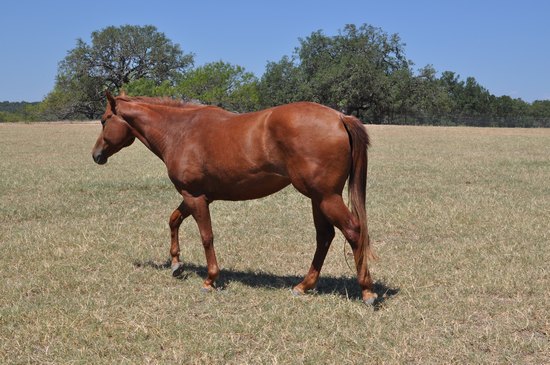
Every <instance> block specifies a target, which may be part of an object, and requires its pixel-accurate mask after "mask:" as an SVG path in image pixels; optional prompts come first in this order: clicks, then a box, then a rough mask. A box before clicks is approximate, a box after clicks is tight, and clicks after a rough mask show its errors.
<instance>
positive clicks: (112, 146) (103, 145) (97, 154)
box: [92, 91, 135, 165]
mask: <svg viewBox="0 0 550 365" xmlns="http://www.w3.org/2000/svg"><path fill="white" fill-rule="evenodd" d="M105 94H106V95H107V107H106V109H105V113H104V114H103V116H102V117H101V125H102V127H103V128H102V130H101V133H100V134H99V137H98V138H97V141H96V143H95V146H94V149H93V150H92V157H93V159H94V161H95V162H96V163H98V164H100V165H103V164H104V163H106V162H107V159H108V158H109V157H110V156H112V155H114V154H115V153H117V152H118V151H120V150H121V149H123V148H124V147H128V146H129V145H131V144H132V143H133V142H134V139H135V137H134V135H133V134H132V129H131V128H130V126H129V125H128V123H127V122H126V121H125V120H124V119H122V118H121V117H120V116H119V115H117V113H116V99H115V98H114V97H113V96H112V95H111V93H109V92H108V91H106V92H105Z"/></svg>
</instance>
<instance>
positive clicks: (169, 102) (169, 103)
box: [118, 96, 206, 108]
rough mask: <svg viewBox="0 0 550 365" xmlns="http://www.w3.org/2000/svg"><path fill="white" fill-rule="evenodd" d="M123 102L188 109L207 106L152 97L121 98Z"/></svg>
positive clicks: (195, 102)
mask: <svg viewBox="0 0 550 365" xmlns="http://www.w3.org/2000/svg"><path fill="white" fill-rule="evenodd" d="M118 98H119V99H121V100H124V101H129V102H135V103H144V104H156V105H164V106H170V107H173V108H188V107H200V106H206V105H204V104H202V103H200V102H198V101H195V100H192V101H191V100H182V99H173V98H170V97H150V96H119V97H118Z"/></svg>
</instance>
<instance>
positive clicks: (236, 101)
mask: <svg viewBox="0 0 550 365" xmlns="http://www.w3.org/2000/svg"><path fill="white" fill-rule="evenodd" d="M257 84H258V80H257V78H256V76H254V74H253V73H251V72H246V71H245V69H244V68H243V67H241V66H235V65H232V64H230V63H226V62H223V61H218V62H212V63H207V64H206V65H204V66H200V67H197V68H196V69H193V70H191V71H189V72H187V73H186V74H184V75H182V77H181V79H180V80H179V81H178V82H177V84H176V86H175V94H176V95H175V96H178V97H182V98H185V99H197V100H200V101H201V102H203V103H206V104H211V105H218V106H221V107H223V108H226V109H229V110H233V111H237V112H245V111H251V110H255V109H257V108H258V103H259V97H258V90H257V89H258V86H257Z"/></svg>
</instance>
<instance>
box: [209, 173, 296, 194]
mask: <svg viewBox="0 0 550 365" xmlns="http://www.w3.org/2000/svg"><path fill="white" fill-rule="evenodd" d="M231 180H232V181H227V182H223V181H219V182H218V183H217V184H215V186H212V187H211V188H210V189H208V190H210V191H209V193H208V195H209V197H211V198H212V200H249V199H258V198H263V197H265V196H268V195H271V194H273V193H276V192H277V191H279V190H281V189H283V188H284V187H286V186H288V185H289V184H290V179H289V178H288V177H286V176H281V175H278V174H273V173H261V174H255V175H253V176H247V177H246V178H245V179H235V180H233V179H231Z"/></svg>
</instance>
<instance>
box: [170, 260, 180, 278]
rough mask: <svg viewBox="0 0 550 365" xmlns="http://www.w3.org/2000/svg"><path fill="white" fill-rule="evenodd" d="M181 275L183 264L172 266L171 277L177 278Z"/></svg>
mask: <svg viewBox="0 0 550 365" xmlns="http://www.w3.org/2000/svg"><path fill="white" fill-rule="evenodd" d="M181 274H183V263H181V262H178V263H177V264H174V265H172V276H173V277H178V276H180V275H181Z"/></svg>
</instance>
